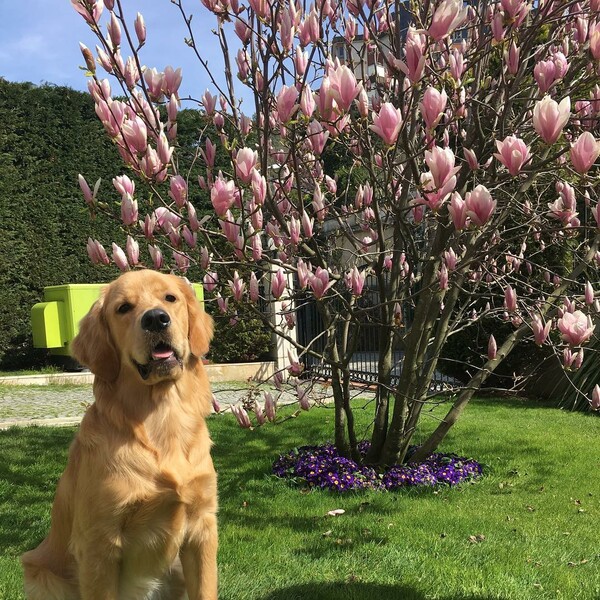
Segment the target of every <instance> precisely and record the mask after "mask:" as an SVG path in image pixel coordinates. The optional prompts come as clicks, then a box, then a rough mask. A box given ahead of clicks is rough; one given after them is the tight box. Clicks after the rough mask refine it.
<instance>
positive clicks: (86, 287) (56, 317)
mask: <svg viewBox="0 0 600 600" xmlns="http://www.w3.org/2000/svg"><path fill="white" fill-rule="evenodd" d="M105 285H106V284H105V283H68V284H65V285H53V286H49V287H46V288H44V302H40V303H39V304H36V305H35V306H34V307H33V308H32V309H31V327H32V330H33V345H34V347H35V348H48V350H49V351H50V354H52V355H56V356H65V357H68V356H70V354H69V345H70V343H71V342H72V341H73V338H74V337H75V336H76V335H77V332H78V331H79V321H81V319H83V317H84V316H85V315H86V314H87V313H88V311H89V310H90V308H91V307H92V305H93V304H94V302H95V301H96V300H97V299H98V298H99V296H100V292H101V290H102V288H103V287H104V286H105ZM192 287H193V288H194V291H195V293H196V296H197V298H198V299H199V300H200V302H203V300H204V290H203V287H202V285H201V284H199V283H193V284H192Z"/></svg>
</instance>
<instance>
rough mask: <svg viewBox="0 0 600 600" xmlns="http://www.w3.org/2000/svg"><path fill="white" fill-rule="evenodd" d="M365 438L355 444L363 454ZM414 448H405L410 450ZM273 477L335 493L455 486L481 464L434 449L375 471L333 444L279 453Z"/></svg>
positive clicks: (366, 446) (471, 476) (473, 475)
mask: <svg viewBox="0 0 600 600" xmlns="http://www.w3.org/2000/svg"><path fill="white" fill-rule="evenodd" d="M369 445H370V443H369V442H367V441H364V442H361V443H360V444H359V450H360V453H361V455H362V456H363V457H364V456H365V455H366V453H367V451H368V449H369ZM415 449H416V447H413V448H411V450H409V456H410V453H411V452H414V450H415ZM273 473H274V474H275V475H276V476H277V477H282V478H284V479H292V480H296V481H298V482H301V483H304V484H306V485H308V486H309V487H316V488H321V489H329V490H332V491H337V492H346V491H350V490H364V489H374V490H396V489H399V488H403V487H419V486H427V487H431V486H434V485H456V484H458V483H461V482H462V481H466V480H468V479H475V478H477V477H479V476H480V475H481V473H482V467H481V465H480V464H479V463H478V462H477V461H475V460H472V459H468V458H463V457H460V456H456V455H455V454H442V453H439V452H435V453H433V454H431V455H430V456H429V458H427V460H426V461H425V462H422V463H419V464H414V465H413V464H402V465H395V466H393V467H390V468H389V469H387V470H385V471H383V472H379V471H377V470H376V469H373V468H372V467H366V466H361V465H359V464H357V463H356V462H354V461H353V460H350V459H347V458H344V457H342V456H340V455H339V454H338V452H337V450H336V448H335V446H334V445H333V444H330V443H327V444H323V445H321V446H302V447H301V448H297V449H294V450H291V451H290V452H288V453H286V454H282V455H281V456H280V457H279V458H278V459H277V460H276V461H275V462H274V463H273Z"/></svg>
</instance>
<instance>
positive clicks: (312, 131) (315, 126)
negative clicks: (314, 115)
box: [306, 121, 329, 156]
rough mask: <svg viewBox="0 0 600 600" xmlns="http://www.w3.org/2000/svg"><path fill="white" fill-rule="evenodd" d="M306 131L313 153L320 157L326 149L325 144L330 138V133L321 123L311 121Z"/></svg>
mask: <svg viewBox="0 0 600 600" xmlns="http://www.w3.org/2000/svg"><path fill="white" fill-rule="evenodd" d="M306 131H307V134H308V143H309V144H310V147H311V149H312V151H313V152H314V153H315V154H316V155H317V156H319V155H320V154H321V153H322V152H323V150H324V148H325V143H326V142H327V139H328V138H329V131H325V130H324V129H323V126H322V125H321V123H319V121H311V122H310V123H309V124H308V127H307V128H306Z"/></svg>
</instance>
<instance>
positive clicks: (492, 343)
mask: <svg viewBox="0 0 600 600" xmlns="http://www.w3.org/2000/svg"><path fill="white" fill-rule="evenodd" d="M497 355H498V344H497V343H496V338H495V337H494V335H493V334H492V335H490V339H489V340H488V348H487V356H488V359H489V360H494V359H495V358H496V356H497Z"/></svg>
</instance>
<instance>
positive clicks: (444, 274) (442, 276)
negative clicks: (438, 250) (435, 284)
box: [439, 263, 448, 290]
mask: <svg viewBox="0 0 600 600" xmlns="http://www.w3.org/2000/svg"><path fill="white" fill-rule="evenodd" d="M439 280H440V290H447V289H448V267H447V266H446V265H445V264H444V263H442V265H441V266H440V273H439Z"/></svg>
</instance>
